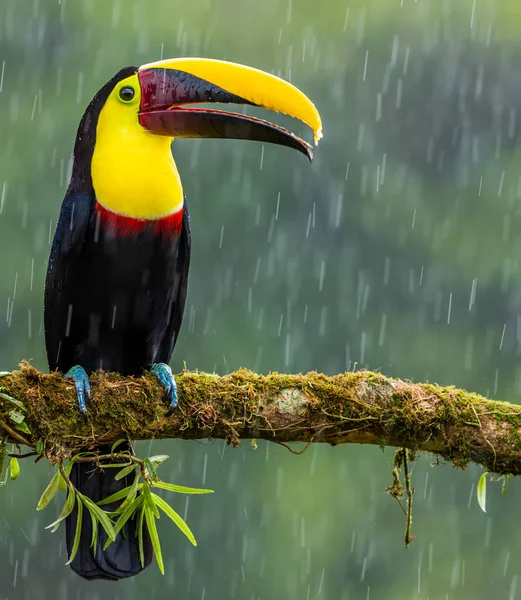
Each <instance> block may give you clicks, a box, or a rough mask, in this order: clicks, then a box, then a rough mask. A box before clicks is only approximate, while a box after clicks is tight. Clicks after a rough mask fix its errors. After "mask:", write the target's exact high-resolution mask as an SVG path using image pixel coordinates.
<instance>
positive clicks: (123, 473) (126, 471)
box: [114, 463, 137, 481]
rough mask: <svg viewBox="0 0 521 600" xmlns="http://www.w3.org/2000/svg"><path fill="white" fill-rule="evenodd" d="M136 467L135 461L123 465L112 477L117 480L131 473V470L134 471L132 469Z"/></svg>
mask: <svg viewBox="0 0 521 600" xmlns="http://www.w3.org/2000/svg"><path fill="white" fill-rule="evenodd" d="M136 467H137V465H136V464H135V463H133V464H131V465H129V466H128V467H125V468H123V469H121V471H120V472H119V473H118V474H117V475H116V477H114V479H115V480H116V481H119V480H120V479H123V477H126V476H127V475H129V474H130V473H132V471H134V469H135V468H136Z"/></svg>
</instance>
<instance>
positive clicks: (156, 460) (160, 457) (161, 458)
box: [148, 454, 169, 467]
mask: <svg viewBox="0 0 521 600" xmlns="http://www.w3.org/2000/svg"><path fill="white" fill-rule="evenodd" d="M168 458H169V457H168V456H167V455H166V454H156V455H155V456H149V457H148V460H149V461H150V462H151V463H152V464H153V465H154V467H157V466H158V465H160V464H161V463H164V462H165V460H168Z"/></svg>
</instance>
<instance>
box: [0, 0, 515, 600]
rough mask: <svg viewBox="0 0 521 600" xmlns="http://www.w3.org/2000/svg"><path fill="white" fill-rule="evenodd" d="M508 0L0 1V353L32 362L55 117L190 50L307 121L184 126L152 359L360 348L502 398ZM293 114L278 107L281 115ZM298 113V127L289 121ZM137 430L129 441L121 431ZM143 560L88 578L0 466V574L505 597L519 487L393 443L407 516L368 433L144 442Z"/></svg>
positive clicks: (385, 361) (212, 589)
mask: <svg viewBox="0 0 521 600" xmlns="http://www.w3.org/2000/svg"><path fill="white" fill-rule="evenodd" d="M520 23H521V7H520V6H519V3H518V2H517V1H514V0H479V1H477V0H443V1H440V0H414V1H413V0H373V1H372V2H366V1H365V0H349V1H348V2H346V1H345V0H342V1H340V0H328V1H327V2H322V3H319V2H315V1H311V0H298V2H297V1H295V0H263V1H262V2H255V1H253V0H222V1H220V2H217V1H216V0H213V1H212V0H192V1H191V2H181V1H174V0H169V1H167V0H149V1H145V0H82V1H75V0H68V1H67V0H61V1H59V0H0V367H1V369H13V368H16V365H17V363H18V362H19V361H20V360H21V359H23V358H27V359H31V360H32V361H33V363H34V364H35V365H36V366H37V367H39V368H41V369H46V368H47V365H46V360H45V350H44V340H43V335H42V295H43V282H44V276H45V270H46V263H47V257H48V253H49V248H50V240H51V237H52V234H53V229H54V226H55V224H56V219H57V216H58V211H59V207H60V203H61V200H62V198H63V195H64V193H65V189H66V186H67V179H68V173H69V169H70V159H71V151H72V146H73V141H74V136H75V133H76V127H77V124H78V122H79V119H80V117H81V115H82V112H83V110H84V108H85V107H86V105H87V103H88V102H89V101H90V99H91V97H92V96H93V94H94V93H95V92H96V90H97V89H98V88H100V87H101V85H102V84H103V83H104V82H105V81H106V80H108V79H109V78H110V77H111V76H112V75H113V74H114V73H115V72H116V71H117V70H118V69H119V68H120V67H122V66H126V65H131V64H135V65H139V64H143V63H145V62H149V61H152V60H157V59H159V58H161V57H164V58H167V57H176V56H185V55H186V56H187V55H199V56H208V57H215V58H222V59H229V60H233V61H237V62H243V63H246V64H249V65H252V66H256V67H259V68H261V69H264V70H267V71H273V72H274V73H276V74H279V75H280V76H282V77H284V78H286V79H289V80H291V81H292V82H293V83H295V84H296V85H298V86H299V87H300V88H301V89H303V90H304V91H305V92H306V93H307V94H308V95H310V96H311V98H312V99H313V100H314V101H315V103H316V105H317V106H318V108H319V110H320V112H321V114H322V116H323V119H324V134H325V135H324V139H323V141H322V143H321V144H320V146H319V147H318V148H317V151H316V159H315V161H314V163H313V164H312V165H311V166H310V165H309V164H308V163H307V162H306V160H305V158H304V157H302V156H301V155H299V154H297V153H296V152H292V151H290V150H288V149H285V148H279V147H275V146H266V147H262V145H259V144H254V143H249V142H235V141H197V140H183V141H178V142H175V143H174V146H173V150H174V155H175V158H176V161H177V163H178V167H179V171H180V173H181V176H182V179H183V182H184V188H185V193H186V196H187V201H188V204H189V206H190V210H191V216H192V230H193V263H192V271H191V279H190V286H189V297H188V304H187V310H186V315H185V321H184V325H183V329H182V335H181V337H180V339H179V342H178V345H177V347H176V351H175V353H174V358H173V363H172V365H173V367H174V368H175V369H180V368H181V367H182V365H183V361H186V363H187V365H188V367H190V368H198V369H205V370H210V371H216V372H218V373H221V374H224V373H228V372H230V371H232V370H233V369H235V368H237V367H239V366H244V367H249V368H252V369H255V370H257V371H259V372H263V373H265V372H268V371H269V370H279V371H286V372H299V371H307V370H310V369H316V370H318V371H322V372H325V373H327V374H334V373H338V372H341V371H344V370H346V369H352V368H371V369H374V370H380V371H382V372H383V373H385V374H388V375H392V376H399V377H404V378H412V379H415V380H417V381H423V380H429V381H435V382H438V383H441V384H455V385H458V386H461V387H466V388H470V389H472V390H476V391H478V392H480V393H483V394H486V395H489V396H491V397H495V398H501V399H505V400H509V401H512V402H517V401H518V397H519V394H520V391H521V379H520V376H521V370H520V368H519V366H520V351H521V312H520V308H521V269H520V266H519V258H520V257H521V233H520V229H521V170H520V165H521V155H520V148H519V142H520V139H521V41H520V37H519V25H520ZM279 122H280V123H282V124H286V125H288V124H289V125H290V126H291V127H293V128H294V129H295V128H296V130H297V131H299V130H301V129H303V128H301V127H300V125H299V124H295V123H292V122H291V121H290V120H287V119H284V118H280V119H279ZM301 133H302V134H303V135H305V136H307V138H308V139H311V135H310V134H309V132H307V131H303V130H302V131H301ZM141 450H142V451H143V452H146V451H148V450H149V445H148V444H143V445H142V446H141ZM151 451H152V452H155V453H159V452H160V453H166V454H169V455H170V456H171V459H170V461H169V462H168V463H167V464H166V465H164V466H162V467H161V469H162V475H163V477H164V478H165V479H167V480H170V481H174V482H176V483H179V484H184V485H193V486H207V487H210V488H212V489H214V490H215V492H216V493H215V494H214V495H213V496H204V497H193V498H190V499H189V501H186V499H185V498H184V497H182V496H177V497H175V498H172V497H170V500H171V501H172V502H174V503H175V504H174V505H175V507H176V508H177V509H178V510H179V512H180V513H181V514H182V515H183V516H186V519H187V520H188V523H189V524H190V526H191V527H192V529H193V531H194V533H195V535H196V537H197V539H198V542H199V546H198V548H195V549H194V548H192V547H191V546H190V544H189V543H188V542H187V540H186V539H185V538H184V537H183V536H182V534H181V533H180V532H179V531H177V530H176V529H175V527H174V526H173V524H171V523H169V522H167V521H166V519H162V520H161V523H160V525H161V529H160V533H161V536H162V537H161V539H162V543H163V550H164V557H165V564H166V569H167V574H166V575H165V576H164V577H162V576H161V575H160V574H159V571H158V570H157V568H156V566H152V567H151V568H150V569H148V570H147V571H146V572H145V573H143V574H142V575H140V576H139V577H137V578H135V579H134V580H132V581H125V582H120V583H118V584H112V583H105V582H95V583H87V582H84V581H82V580H81V579H79V578H77V577H76V576H74V575H73V574H72V572H71V571H70V570H69V569H68V567H65V566H64V563H65V562H66V556H65V550H64V532H63V531H62V530H59V531H58V532H57V533H55V534H52V535H51V533H50V532H49V531H46V530H44V526H45V525H47V524H48V523H49V522H51V521H52V520H53V518H54V515H55V514H56V512H57V511H58V509H59V503H58V502H57V501H56V502H55V503H54V504H53V505H52V507H51V508H47V509H46V511H45V512H44V513H36V512H35V506H36V503H37V501H38V498H39V495H40V493H41V491H42V490H43V488H44V487H45V485H46V482H47V480H48V477H49V473H48V469H47V467H46V466H45V465H43V464H41V463H40V464H39V465H37V466H34V465H32V464H27V463H24V464H23V465H22V474H21V476H20V478H19V479H18V480H17V481H16V482H13V483H9V485H8V486H6V487H4V488H1V489H0V515H1V518H0V598H2V600H3V599H4V598H5V599H9V600H13V599H18V598H20V599H31V600H32V599H35V598H38V599H48V598H49V599H50V598H53V599H54V598H56V599H60V600H61V599H64V600H65V599H69V598H71V599H72V598H74V599H78V600H98V599H105V598H120V599H123V598H125V600H134V599H137V598H143V597H146V598H149V599H150V600H153V599H154V600H155V599H157V600H161V599H163V598H165V599H166V598H186V599H189V600H192V599H194V600H195V599H198V600H199V599H200V600H209V599H228V598H229V599H235V598H237V599H244V600H271V599H287V600H294V599H298V600H307V599H319V600H348V599H358V598H361V599H370V600H376V599H386V600H387V599H388V600H394V599H397V600H401V599H409V598H411V599H416V598H422V599H428V598H430V599H438V598H439V599H442V600H445V599H453V598H457V599H463V598H473V599H474V598H508V599H514V598H520V597H521V533H520V525H519V506H520V503H521V486H520V485H519V482H518V481H517V480H513V481H511V483H510V486H509V493H508V495H507V497H506V498H502V496H501V493H500V485H499V484H496V485H491V486H490V485H489V492H488V512H487V514H484V513H482V512H481V511H480V509H479V507H478V505H477V502H476V500H475V484H476V482H477V480H478V478H479V476H480V474H481V470H480V469H479V468H477V467H469V468H468V469H467V470H465V471H454V470H452V469H451V468H450V467H448V466H433V465H432V463H433V462H434V459H433V457H423V458H421V459H420V460H418V461H417V462H416V463H415V464H414V471H413V481H414V486H415V488H416V495H415V513H414V531H413V533H414V534H415V535H416V536H417V538H416V539H415V540H414V542H413V543H412V545H411V547H410V548H409V549H407V550H406V549H405V548H404V546H403V541H402V539H403V532H404V525H405V523H404V516H403V514H402V512H401V510H400V509H399V507H398V505H397V504H396V502H395V501H394V500H393V499H392V498H390V497H389V496H387V495H386V494H385V488H386V486H387V485H389V483H390V482H391V468H392V457H393V452H392V450H391V449H388V450H386V451H382V450H380V449H378V448H372V447H354V446H352V447H336V448H330V447H319V446H315V447H313V448H311V449H309V450H308V451H307V452H305V453H304V454H303V455H302V456H293V455H291V454H290V453H289V452H287V451H285V450H284V449H283V448H280V447H278V446H272V445H268V444H259V448H258V449H257V450H254V449H253V448H252V447H251V446H250V445H249V443H245V444H244V445H243V447H242V448H239V449H235V450H234V449H231V448H227V447H225V445H224V443H223V442H222V441H215V442H213V443H195V442H182V441H162V442H154V443H153V444H152V450H151Z"/></svg>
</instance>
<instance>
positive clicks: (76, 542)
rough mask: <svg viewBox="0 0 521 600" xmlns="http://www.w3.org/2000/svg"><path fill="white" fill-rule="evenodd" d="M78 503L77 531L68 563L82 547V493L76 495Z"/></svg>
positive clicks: (67, 563)
mask: <svg viewBox="0 0 521 600" xmlns="http://www.w3.org/2000/svg"><path fill="white" fill-rule="evenodd" d="M76 505H77V507H78V520H77V521H76V533H75V534H74V542H73V544H72V550H71V554H70V556H69V560H68V561H67V562H66V563H65V564H66V565H70V564H71V562H72V561H73V560H74V557H75V556H76V553H77V552H78V548H79V547H80V538H81V525H82V521H83V502H82V501H81V498H80V494H77V495H76Z"/></svg>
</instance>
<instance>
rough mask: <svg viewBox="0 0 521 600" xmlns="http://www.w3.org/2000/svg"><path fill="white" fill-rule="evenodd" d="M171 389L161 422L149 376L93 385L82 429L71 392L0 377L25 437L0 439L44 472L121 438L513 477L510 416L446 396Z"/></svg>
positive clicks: (264, 385) (374, 378) (476, 401)
mask: <svg viewBox="0 0 521 600" xmlns="http://www.w3.org/2000/svg"><path fill="white" fill-rule="evenodd" d="M176 380H177V384H178V389H179V407H178V408H177V410H176V411H175V413H174V414H173V415H172V416H171V417H167V416H166V408H167V407H166V406H165V404H164V402H163V400H162V398H163V392H162V390H161V388H160V386H159V384H158V382H157V380H156V378H155V377H154V376H153V375H149V374H145V375H144V376H143V377H121V376H119V375H117V374H114V373H105V372H98V373H95V374H94V375H93V376H92V377H91V387H92V404H91V406H89V409H88V420H87V422H86V421H85V419H83V417H82V415H81V413H80V411H79V410H78V407H77V403H76V397H75V390H74V385H73V384H72V383H71V382H70V381H68V380H65V379H64V378H63V377H62V376H61V375H60V374H58V373H53V374H50V375H44V374H42V373H41V372H39V371H38V370H36V369H35V368H33V367H31V366H30V365H28V364H27V363H24V364H23V365H22V367H21V369H20V370H19V371H14V372H13V373H11V374H10V375H7V376H3V377H2V380H1V383H2V392H3V394H1V395H0V413H9V411H10V410H11V409H12V408H13V407H12V402H10V401H9V400H8V399H6V398H5V396H8V397H9V396H10V397H12V398H15V399H16V400H18V401H20V402H22V403H23V404H24V407H25V411H26V412H25V423H26V425H27V426H28V428H29V430H30V432H31V433H30V434H26V435H25V436H22V435H21V434H19V433H18V432H17V431H15V430H14V429H13V427H12V426H11V425H9V423H7V418H8V417H5V420H2V421H0V435H1V430H2V429H3V430H4V433H5V434H6V435H8V436H9V437H10V438H12V439H13V440H14V441H16V442H17V443H22V444H26V445H29V446H31V447H37V443H38V444H39V447H42V444H43V452H44V454H45V455H46V456H47V457H48V458H49V459H50V460H51V461H52V462H57V461H58V460H60V459H62V458H69V457H70V456H72V455H73V454H76V453H78V452H80V451H83V452H85V451H88V450H91V449H92V448H94V447H96V446H100V445H107V444H113V443H114V442H115V441H117V440H118V439H121V438H124V439H129V440H143V439H148V440H149V439H159V438H184V439H203V438H224V439H226V440H227V441H228V442H229V443H231V444H233V445H235V446H236V445H238V444H239V443H240V440H241V439H247V438H251V439H264V440H270V441H273V442H278V443H282V444H287V443H289V442H304V443H312V442H313V443H316V442H322V443H328V444H332V445H336V444H343V443H360V444H375V445H378V446H382V447H383V446H394V447H398V448H407V449H409V450H413V451H418V450H420V451H426V452H431V453H434V454H436V455H438V456H440V457H442V458H443V459H445V460H447V461H449V462H451V463H452V464H453V465H454V466H455V467H465V466H466V465H467V464H468V463H469V462H471V461H472V462H475V463H479V464H482V465H483V466H484V467H485V468H486V469H487V470H488V471H491V472H496V473H501V474H512V475H518V474H521V407H520V406H518V405H515V404H508V403H506V402H498V401H494V400H487V399H486V398H483V397H482V396H479V395H477V394H474V393H471V392H467V391H464V390H458V389H456V388H454V387H440V386H437V385H431V384H414V383H411V382H407V381H402V380H399V379H390V378H388V377H385V376H383V375H381V374H379V373H372V372H368V371H359V372H356V373H344V374H341V375H336V376H334V377H326V376H325V375H322V374H318V373H308V374H306V375H284V374H279V373H271V374H269V375H258V374H256V373H253V372H251V371H246V370H240V371H236V372H235V373H231V374H230V375H226V376H224V377H219V376H217V375H210V374H207V373H198V372H189V371H183V372H182V373H180V374H178V375H176Z"/></svg>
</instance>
